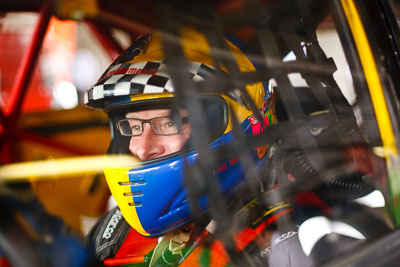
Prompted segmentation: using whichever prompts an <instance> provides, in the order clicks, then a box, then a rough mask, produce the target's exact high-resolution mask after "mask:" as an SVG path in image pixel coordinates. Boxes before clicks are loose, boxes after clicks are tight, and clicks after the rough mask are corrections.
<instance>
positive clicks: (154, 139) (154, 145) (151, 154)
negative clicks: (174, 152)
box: [129, 123, 165, 161]
mask: <svg viewBox="0 0 400 267" xmlns="http://www.w3.org/2000/svg"><path fill="white" fill-rule="evenodd" d="M132 141H133V142H132ZM160 141H161V140H160V138H159V136H158V135H156V134H155V133H154V132H153V129H152V128H151V125H150V124H149V123H145V124H143V133H142V135H141V136H140V138H135V139H134V140H131V144H130V146H129V150H130V151H131V153H132V154H133V155H134V156H137V157H138V158H139V159H140V160H142V161H145V160H150V159H155V158H158V157H161V156H163V154H164V152H165V145H164V144H163V143H162V142H160Z"/></svg>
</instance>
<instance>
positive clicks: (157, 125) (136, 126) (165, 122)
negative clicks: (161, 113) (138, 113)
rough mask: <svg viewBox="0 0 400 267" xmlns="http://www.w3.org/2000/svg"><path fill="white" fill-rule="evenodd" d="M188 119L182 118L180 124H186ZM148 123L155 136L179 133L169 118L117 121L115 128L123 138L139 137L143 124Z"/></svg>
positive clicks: (176, 126) (178, 129) (177, 127)
mask: <svg viewBox="0 0 400 267" xmlns="http://www.w3.org/2000/svg"><path fill="white" fill-rule="evenodd" d="M188 121H189V118H188V117H184V118H182V123H183V124H184V123H187V122H188ZM145 123H149V124H150V125H151V128H152V129H153V132H154V133H155V134H157V135H172V134H177V133H179V132H180V130H181V129H180V128H179V126H178V125H177V124H176V123H175V121H174V120H173V119H172V118H171V117H157V118H151V119H148V120H143V119H133V118H127V119H122V120H119V121H117V128H118V130H119V132H120V133H121V134H122V135H124V136H139V135H142V134H143V129H144V126H143V125H144V124H145Z"/></svg>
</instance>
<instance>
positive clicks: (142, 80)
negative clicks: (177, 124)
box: [84, 61, 215, 104]
mask: <svg viewBox="0 0 400 267" xmlns="http://www.w3.org/2000/svg"><path fill="white" fill-rule="evenodd" d="M188 72H189V73H190V74H191V75H192V77H191V78H192V80H194V81H200V80H204V79H205V78H206V77H207V76H210V75H211V74H213V73H215V71H214V69H212V68H211V67H209V66H207V65H204V64H202V63H198V62H192V63H191V64H190V67H189V70H188ZM164 92H174V88H173V85H172V82H171V80H170V77H169V75H168V74H167V71H166V64H165V63H164V62H163V61H149V62H138V63H133V64H117V65H115V66H113V67H111V68H110V69H109V70H108V71H107V73H106V74H105V75H104V76H103V77H102V78H101V79H100V80H99V81H97V83H96V84H95V85H93V86H92V87H91V88H89V90H88V91H87V92H86V93H85V99H84V101H85V104H87V103H89V102H91V101H100V100H102V99H104V98H107V97H111V96H128V95H132V94H150V93H164Z"/></svg>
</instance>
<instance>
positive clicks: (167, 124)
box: [165, 121, 176, 127]
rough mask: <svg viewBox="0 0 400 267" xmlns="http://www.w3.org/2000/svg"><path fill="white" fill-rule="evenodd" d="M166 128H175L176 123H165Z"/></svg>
mask: <svg viewBox="0 0 400 267" xmlns="http://www.w3.org/2000/svg"><path fill="white" fill-rule="evenodd" d="M165 126H166V127H175V126H176V125H175V123H174V122H173V121H168V122H167V123H165Z"/></svg>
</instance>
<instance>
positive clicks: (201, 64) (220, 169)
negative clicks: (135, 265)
mask: <svg viewBox="0 0 400 267" xmlns="http://www.w3.org/2000/svg"><path fill="white" fill-rule="evenodd" d="M179 38H180V41H181V44H182V49H183V53H184V56H185V58H186V59H187V61H188V62H189V63H190V64H189V68H188V69H187V70H185V71H186V72H187V73H188V74H190V75H189V76H190V77H191V79H192V81H193V82H197V81H202V80H204V79H207V78H209V77H211V76H212V75H214V73H215V70H216V68H217V67H216V66H215V65H214V61H213V58H212V57H211V53H210V46H209V44H208V42H207V39H206V38H205V37H204V35H202V34H200V33H199V32H197V31H196V30H193V29H183V30H182V31H181V35H180V37H179ZM227 45H228V47H229V49H230V50H231V51H230V52H231V53H232V54H233V55H234V58H235V60H236V62H237V65H238V67H239V69H240V71H241V72H252V71H254V70H255V68H254V66H253V64H252V63H251V61H250V60H249V59H248V57H246V56H245V55H244V54H243V53H242V52H241V51H240V50H239V49H238V48H237V47H236V46H235V45H233V44H232V43H231V42H229V41H227ZM218 67H219V68H220V69H221V70H223V71H226V69H225V68H224V66H218ZM246 90H247V92H248V94H249V95H250V97H251V99H252V101H253V102H254V104H255V105H256V107H257V109H258V110H259V112H260V114H261V115H262V117H263V119H264V123H263V125H270V124H273V123H275V120H276V118H275V112H274V106H273V105H274V103H273V99H272V92H271V91H269V89H268V88H264V86H263V84H262V83H261V82H259V83H254V84H248V85H246ZM174 97H175V90H174V85H173V81H172V80H171V79H170V75H169V74H168V72H167V65H166V64H165V61H164V55H163V49H162V42H161V34H160V33H158V32H155V33H152V34H148V35H145V36H143V37H142V38H140V39H138V40H137V41H136V42H135V43H134V44H133V45H132V46H131V47H129V48H128V49H127V50H126V51H125V52H124V53H123V54H122V55H121V56H120V57H119V58H118V59H116V60H115V61H114V62H113V63H112V65H111V66H110V67H109V68H108V69H107V70H106V71H105V72H104V74H103V75H102V76H101V77H100V79H99V80H98V81H97V82H96V83H95V84H94V85H93V86H92V87H90V88H89V89H88V91H87V92H86V94H85V104H86V105H87V106H89V107H92V108H97V109H102V110H104V111H105V112H107V113H108V115H109V119H110V127H111V143H110V147H109V150H108V153H107V154H108V155H110V154H129V151H128V144H129V140H130V137H127V136H122V135H121V134H120V132H119V130H118V129H117V127H116V125H115V123H116V121H117V120H119V119H120V118H122V117H123V116H124V114H126V112H128V111H130V110H141V109H148V108H155V107H168V108H169V107H171V103H172V101H173V99H174ZM201 103H202V104H203V107H204V111H205V114H202V115H204V117H205V119H206V121H207V126H208V130H209V132H210V136H211V137H212V140H210V148H211V149H217V148H218V147H219V146H221V145H223V144H226V143H229V142H231V141H232V139H233V137H232V133H231V131H232V120H233V118H232V113H233V114H234V115H235V117H236V119H237V120H238V121H239V122H240V124H241V126H242V129H243V131H244V132H245V133H246V134H248V135H255V134H258V133H259V132H260V130H261V123H260V122H258V121H257V119H256V116H255V115H254V114H253V112H252V111H251V109H250V108H249V106H248V105H246V104H245V101H244V100H243V97H242V96H241V95H240V93H234V94H232V93H229V94H223V93H218V92H211V93H210V92H208V93H204V94H202V100H201ZM266 150H267V147H260V148H257V149H256V150H255V152H254V153H255V157H256V158H257V159H260V160H262V159H264V158H265V157H266V153H265V151H266ZM106 158H107V156H106ZM197 159H198V153H197V152H196V151H195V150H194V149H185V150H184V151H183V150H182V151H180V152H177V153H174V154H171V155H168V156H164V157H161V158H157V159H153V160H149V161H146V162H139V163H133V164H132V165H129V164H123V163H121V164H115V165H113V166H110V165H106V167H105V177H106V179H107V183H108V185H109V187H110V189H111V193H112V195H113V196H114V198H115V200H116V202H117V204H118V206H119V207H120V209H121V212H122V214H123V216H124V218H125V219H126V221H127V222H128V223H129V224H130V225H131V226H132V227H133V228H134V229H136V230H137V231H138V232H139V233H140V234H142V235H145V236H156V235H160V234H163V233H165V232H167V231H169V230H172V229H175V228H177V227H179V226H181V225H183V224H185V223H187V222H189V221H191V220H192V219H193V214H192V212H191V209H190V206H189V200H188V195H187V190H186V188H185V186H184V173H185V172H184V166H185V164H193V163H195V162H196V161H197ZM216 166H217V167H216V169H215V171H214V172H215V174H216V177H218V179H219V183H220V185H221V191H222V193H223V194H224V196H225V197H228V196H231V195H233V194H234V193H235V192H237V191H238V190H240V188H241V187H243V185H244V183H245V181H244V178H243V170H242V167H241V164H240V163H239V162H238V158H237V157H233V158H226V159H223V160H221V162H217V163H216ZM207 207H208V204H207V199H206V198H205V197H204V198H202V199H200V209H201V210H202V211H203V212H205V211H206V210H207Z"/></svg>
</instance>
